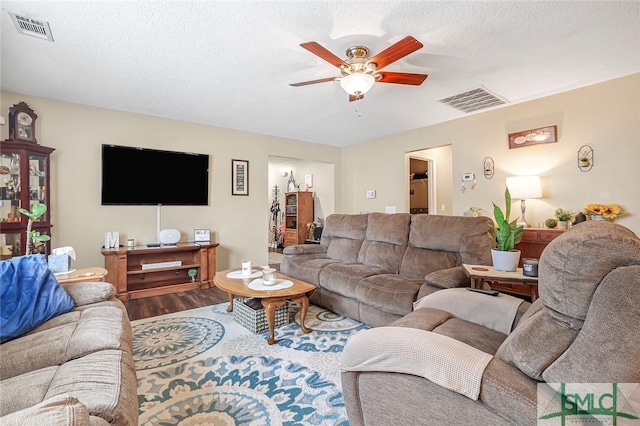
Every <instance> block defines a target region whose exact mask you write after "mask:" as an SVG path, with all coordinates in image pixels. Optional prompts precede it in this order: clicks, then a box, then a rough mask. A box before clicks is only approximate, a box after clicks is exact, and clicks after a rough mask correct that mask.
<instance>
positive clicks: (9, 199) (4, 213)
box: [0, 153, 22, 223]
mask: <svg viewBox="0 0 640 426" xmlns="http://www.w3.org/2000/svg"><path fill="white" fill-rule="evenodd" d="M21 160H22V158H21V155H20V153H3V154H2V155H0V222H3V223H20V221H21V217H20V216H21V215H20V213H19V212H18V209H19V208H21V207H22V205H21V202H20V196H21V193H20V183H21V168H20V163H21Z"/></svg>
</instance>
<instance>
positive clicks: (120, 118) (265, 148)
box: [0, 93, 340, 270]
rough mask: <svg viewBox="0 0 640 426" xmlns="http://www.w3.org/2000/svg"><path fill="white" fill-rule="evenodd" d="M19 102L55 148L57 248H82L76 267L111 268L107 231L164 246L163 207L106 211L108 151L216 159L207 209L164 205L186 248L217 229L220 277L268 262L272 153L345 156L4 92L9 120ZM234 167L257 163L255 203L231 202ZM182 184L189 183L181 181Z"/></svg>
mask: <svg viewBox="0 0 640 426" xmlns="http://www.w3.org/2000/svg"><path fill="white" fill-rule="evenodd" d="M20 101H25V102H27V104H29V106H30V107H31V108H32V109H33V110H35V112H36V114H38V120H37V123H36V125H37V127H36V131H37V137H38V142H39V143H40V144H41V145H45V146H50V147H53V148H55V149H56V150H55V151H54V152H53V154H52V157H51V160H52V164H51V169H52V170H51V186H52V188H51V189H52V191H51V200H52V201H51V203H50V204H51V216H52V221H53V225H54V227H53V231H52V244H53V247H58V246H63V245H64V246H67V245H70V246H73V247H75V248H76V251H77V253H78V259H77V260H76V262H74V264H73V266H74V267H87V266H95V265H103V264H104V258H103V256H102V254H101V253H100V247H101V246H102V245H103V244H104V233H105V232H107V231H119V233H120V241H121V242H123V241H125V240H126V239H127V238H134V239H135V240H136V242H140V243H142V242H150V241H155V240H156V235H155V234H156V207H155V206H101V205H100V180H101V177H100V173H101V145H102V144H104V143H106V144H116V145H128V146H140V147H153V148H158V149H167V150H178V151H187V152H197V153H204V154H209V155H210V161H211V169H210V179H211V182H210V188H211V189H210V191H211V192H210V199H209V206H206V207H205V206H200V207H192V206H189V207H181V206H163V207H162V210H161V213H162V228H176V229H178V230H180V231H181V232H182V241H188V240H192V239H193V230H194V229H196V228H210V229H211V235H212V239H213V240H214V241H215V242H219V243H220V247H219V248H218V251H217V261H218V263H217V268H218V270H221V269H225V268H229V267H239V265H240V262H241V260H242V259H245V258H246V259H251V260H253V261H254V262H255V263H256V264H266V263H267V247H268V233H267V229H268V226H269V209H268V207H266V206H268V205H269V204H270V188H269V186H268V180H267V179H266V177H267V172H268V159H269V155H279V156H288V157H294V158H299V159H306V160H314V161H321V162H325V163H333V164H336V165H339V164H340V149H338V148H334V147H329V146H324V145H319V144H310V143H304V142H299V141H294V140H288V139H282V138H275V137H269V136H263V135H257V134H251V133H246V132H240V131H233V130H225V129H220V128H215V127H210V126H204V125H198V124H193V123H186V122H181V121H177V120H168V119H163V118H155V117H149V116H144V115H137V114H129V113H124V112H118V111H111V110H106V109H99V108H91V107H85V106H81V105H75V104H68V103H64V102H57V101H51V100H47V99H42V98H34V97H30V96H24V95H19V94H13V93H2V99H1V105H0V109H1V111H3V114H5V115H6V111H8V109H9V107H11V106H12V105H13V104H15V103H17V102H20ZM7 127H8V126H2V127H1V131H2V134H1V138H2V140H4V139H5V138H7V137H8V128H7ZM231 159H242V160H249V166H250V169H249V196H248V197H245V196H232V195H231ZM339 170H340V168H339V167H336V173H338V175H337V176H336V179H337V180H338V181H339V180H340V178H339ZM161 172H162V171H161ZM123 173H126V170H123ZM301 178H303V179H304V174H303V175H302V176H301ZM176 185H177V186H178V187H179V186H180V185H188V182H180V179H179V176H176Z"/></svg>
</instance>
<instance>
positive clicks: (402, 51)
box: [367, 36, 423, 70]
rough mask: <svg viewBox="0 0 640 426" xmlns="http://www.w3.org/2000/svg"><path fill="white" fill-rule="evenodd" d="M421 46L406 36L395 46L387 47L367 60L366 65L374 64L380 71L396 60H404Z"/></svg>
mask: <svg viewBox="0 0 640 426" xmlns="http://www.w3.org/2000/svg"><path fill="white" fill-rule="evenodd" d="M422 46H423V44H422V43H420V42H419V41H418V40H416V39H415V38H413V37H411V36H406V37H405V38H403V39H402V40H400V41H399V42H397V43H396V44H393V45H391V46H389V47H387V48H386V49H385V50H383V51H382V52H380V53H378V54H377V55H376V56H374V57H373V58H371V59H369V60H368V61H367V63H370V62H373V63H375V64H376V67H377V68H378V69H379V70H380V69H382V68H384V67H386V66H387V65H389V64H391V63H393V62H395V61H397V60H398V59H401V58H404V57H405V56H407V55H408V54H409V53H412V52H415V51H416V50H418V49H420V48H421V47H422Z"/></svg>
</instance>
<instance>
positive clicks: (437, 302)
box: [413, 288, 523, 334]
mask: <svg viewBox="0 0 640 426" xmlns="http://www.w3.org/2000/svg"><path fill="white" fill-rule="evenodd" d="M522 302H523V300H522V299H518V298H517V297H513V296H509V295H507V294H502V293H500V294H499V295H498V296H489V295H486V294H482V293H476V292H473V291H468V290H465V289H464V288H449V289H444V290H440V291H436V292H435V293H431V294H429V295H427V296H425V297H423V298H421V299H419V300H417V301H416V302H414V304H413V310H414V311H415V310H416V309H418V308H425V307H426V308H436V309H440V310H442V311H445V312H449V313H450V314H451V315H453V316H455V317H457V318H460V319H463V320H465V321H469V322H472V323H474V324H479V325H482V326H484V327H487V328H490V329H492V330H495V331H497V332H500V333H502V334H509V333H511V327H513V321H514V319H515V318H516V314H517V313H518V306H520V304H521V303H522Z"/></svg>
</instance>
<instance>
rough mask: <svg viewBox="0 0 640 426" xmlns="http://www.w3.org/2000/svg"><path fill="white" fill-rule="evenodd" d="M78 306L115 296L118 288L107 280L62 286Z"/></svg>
mask: <svg viewBox="0 0 640 426" xmlns="http://www.w3.org/2000/svg"><path fill="white" fill-rule="evenodd" d="M62 288H64V289H65V291H66V292H67V294H68V295H69V296H71V298H72V299H73V302H74V303H75V305H76V306H84V305H90V304H92V303H98V302H103V301H105V300H109V299H111V298H113V297H114V296H115V294H116V289H115V287H114V286H113V284H111V283H107V282H88V283H87V282H80V283H72V284H65V285H63V286H62Z"/></svg>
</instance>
